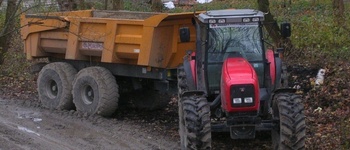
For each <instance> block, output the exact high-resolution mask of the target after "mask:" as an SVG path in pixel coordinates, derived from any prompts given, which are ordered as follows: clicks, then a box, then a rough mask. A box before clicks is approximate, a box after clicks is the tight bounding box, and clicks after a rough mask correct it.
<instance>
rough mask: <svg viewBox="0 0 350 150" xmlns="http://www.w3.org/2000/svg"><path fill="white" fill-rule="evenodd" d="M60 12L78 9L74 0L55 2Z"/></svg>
mask: <svg viewBox="0 0 350 150" xmlns="http://www.w3.org/2000/svg"><path fill="white" fill-rule="evenodd" d="M57 3H58V6H59V9H60V11H71V10H76V9H77V8H78V5H77V3H76V2H75V1H74V0H57Z"/></svg>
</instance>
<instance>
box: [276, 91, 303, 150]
mask: <svg viewBox="0 0 350 150" xmlns="http://www.w3.org/2000/svg"><path fill="white" fill-rule="evenodd" d="M272 108H273V118H274V120H279V123H278V124H276V128H275V129H273V130H272V133H271V134H272V144H273V149H275V150H294V149H305V138H306V135H305V130H306V125H305V115H304V107H303V104H302V101H301V98H300V96H298V95H295V94H292V93H281V94H277V95H276V96H275V98H274V102H273V106H272Z"/></svg>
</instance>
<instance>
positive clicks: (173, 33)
mask: <svg viewBox="0 0 350 150" xmlns="http://www.w3.org/2000/svg"><path fill="white" fill-rule="evenodd" d="M193 16H194V15H193V13H179V14H167V13H145V12H128V11H100V10H84V11H71V12H55V13H43V14H27V15H22V18H21V25H22V26H23V28H22V29H21V34H22V39H23V40H24V52H25V53H26V56H27V59H29V60H31V59H36V58H42V57H50V58H58V59H65V60H80V61H88V62H91V61H92V62H101V63H110V64H123V65H130V66H127V67H133V66H138V67H144V68H146V71H143V73H147V71H151V70H152V69H153V68H160V69H166V68H168V69H171V68H176V67H177V66H178V65H179V64H180V63H182V58H183V56H185V51H186V50H188V49H195V28H194V27H193V25H192V18H193ZM182 27H189V28H190V31H191V36H190V37H191V38H190V41H189V42H180V37H179V28H182ZM129 74H130V73H129ZM135 74H137V73H135ZM117 75H118V74H117ZM130 75H132V74H130ZM132 76H133V75H132Z"/></svg>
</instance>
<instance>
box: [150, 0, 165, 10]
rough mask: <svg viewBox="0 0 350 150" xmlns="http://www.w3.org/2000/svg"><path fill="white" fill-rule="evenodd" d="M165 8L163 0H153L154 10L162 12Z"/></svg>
mask: <svg viewBox="0 0 350 150" xmlns="http://www.w3.org/2000/svg"><path fill="white" fill-rule="evenodd" d="M162 9H163V3H162V1H161V0H152V10H153V11H157V12H161V11H162Z"/></svg>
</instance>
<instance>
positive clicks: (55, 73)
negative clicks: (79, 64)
mask: <svg viewBox="0 0 350 150" xmlns="http://www.w3.org/2000/svg"><path fill="white" fill-rule="evenodd" d="M76 73H77V71H76V70H75V68H74V67H73V66H72V65H70V64H68V63H64V62H54V63H50V64H47V65H45V66H44V67H43V68H42V70H41V71H40V73H39V77H38V80H37V85H38V94H39V100H40V101H41V103H42V105H43V106H44V107H45V108H49V109H74V104H73V98H72V93H71V90H72V83H73V80H74V76H75V74H76Z"/></svg>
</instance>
